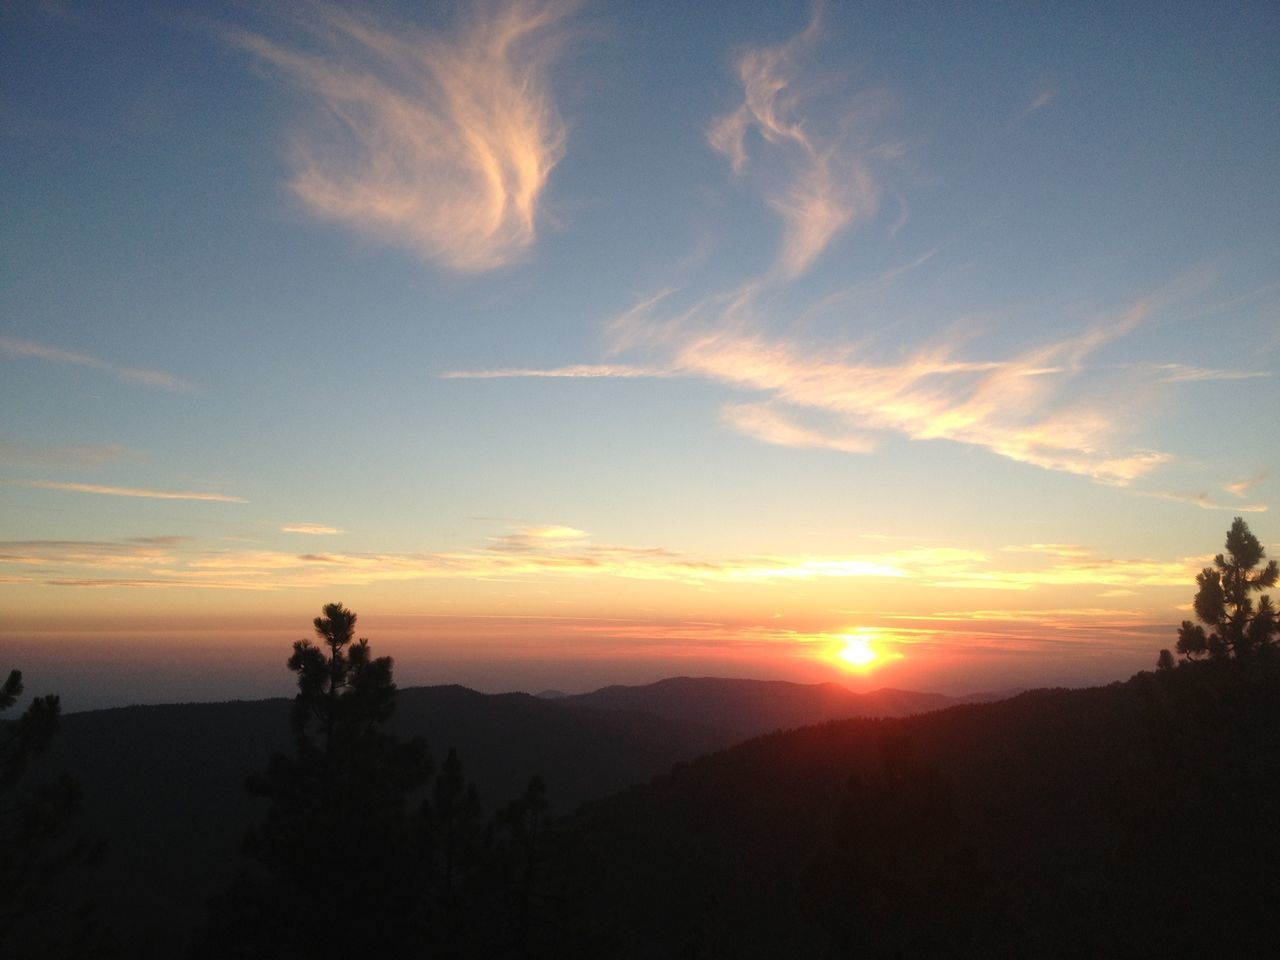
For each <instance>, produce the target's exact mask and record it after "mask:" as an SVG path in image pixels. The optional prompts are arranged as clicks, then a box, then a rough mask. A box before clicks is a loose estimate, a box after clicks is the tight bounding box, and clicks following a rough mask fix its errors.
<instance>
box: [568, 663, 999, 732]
mask: <svg viewBox="0 0 1280 960" xmlns="http://www.w3.org/2000/svg"><path fill="white" fill-rule="evenodd" d="M1014 692H1016V691H1014ZM1012 693H1013V692H1010V693H1007V694H976V695H974V696H972V697H947V696H943V695H942V694H940V693H913V692H910V691H906V690H891V689H887V688H886V689H882V690H876V691H873V692H871V693H854V692H852V691H851V690H849V689H847V688H846V687H843V686H841V685H840V684H837V683H814V684H805V683H791V682H788V681H785V680H729V679H721V678H716V677H674V678H671V679H669V680H659V681H658V682H657V683H651V684H647V685H645V686H632V687H624V686H612V687H604V688H603V689H600V690H596V691H594V692H593V693H584V694H579V695H576V696H570V697H566V698H564V700H563V701H562V702H564V703H565V704H567V705H569V706H575V707H586V708H590V709H593V710H603V711H622V710H629V711H636V712H640V713H649V714H652V715H653V716H656V717H665V718H667V719H669V720H679V721H684V722H688V723H701V724H709V725H711V726H713V727H717V728H719V729H720V730H721V731H723V732H724V734H725V736H726V742H725V745H726V746H727V745H728V744H729V743H731V742H735V741H737V740H742V739H745V738H747V737H753V736H757V735H759V734H762V733H770V732H772V731H774V730H789V729H792V728H795V727H803V726H808V725H810V724H814V723H822V722H824V721H827V720H844V719H848V718H851V717H903V716H909V715H911V714H917V713H928V712H930V711H933V710H941V709H944V708H946V707H951V706H956V705H958V704H962V703H971V702H977V701H986V700H992V699H1003V698H1004V697H1007V696H1011V695H1012Z"/></svg>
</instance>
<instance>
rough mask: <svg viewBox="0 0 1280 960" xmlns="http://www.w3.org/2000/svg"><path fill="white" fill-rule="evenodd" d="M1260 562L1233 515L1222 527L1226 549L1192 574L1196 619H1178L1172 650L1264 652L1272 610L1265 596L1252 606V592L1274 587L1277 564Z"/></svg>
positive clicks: (1224, 654) (1223, 656)
mask: <svg viewBox="0 0 1280 960" xmlns="http://www.w3.org/2000/svg"><path fill="white" fill-rule="evenodd" d="M1264 560H1266V551H1265V550H1264V549H1263V547H1262V544H1261V543H1260V542H1259V541H1258V538H1257V537H1255V536H1254V535H1253V533H1252V532H1251V531H1250V530H1249V525H1248V524H1246V523H1245V522H1244V520H1242V519H1241V518H1240V517H1236V518H1235V522H1234V523H1232V524H1231V529H1230V530H1228V531H1227V542H1226V553H1225V554H1223V553H1220V554H1218V555H1217V556H1216V557H1214V558H1213V566H1212V567H1205V568H1204V569H1203V570H1201V571H1200V573H1199V574H1198V575H1197V576H1196V583H1197V584H1198V586H1199V589H1197V590H1196V595H1195V600H1194V603H1193V606H1194V608H1195V612H1196V617H1197V618H1198V619H1199V620H1200V621H1201V623H1192V622H1191V621H1190V620H1183V621H1182V626H1181V628H1180V629H1179V630H1178V645H1177V650H1178V652H1179V653H1180V654H1182V655H1183V657H1184V658H1186V659H1189V660H1196V659H1200V658H1202V657H1205V656H1208V657H1209V658H1210V659H1214V660H1228V659H1231V658H1235V659H1237V660H1252V659H1254V658H1256V657H1257V656H1259V655H1269V654H1270V652H1271V650H1272V648H1273V646H1274V635H1275V633H1276V629H1277V620H1276V610H1275V608H1274V606H1272V603H1271V598H1270V597H1268V596H1263V597H1261V598H1259V600H1258V605H1257V609H1255V608H1254V604H1253V596H1252V595H1253V594H1254V593H1256V592H1259V591H1262V590H1266V589H1268V588H1270V587H1274V586H1275V585H1276V581H1277V580H1278V579H1280V567H1278V566H1277V564H1276V561H1275V560H1271V561H1268V562H1267V563H1266V564H1265V565H1263V561H1264ZM1201 624H1204V626H1202V625H1201ZM1206 626H1207V627H1208V628H1209V629H1208V631H1206V630H1205V627H1206Z"/></svg>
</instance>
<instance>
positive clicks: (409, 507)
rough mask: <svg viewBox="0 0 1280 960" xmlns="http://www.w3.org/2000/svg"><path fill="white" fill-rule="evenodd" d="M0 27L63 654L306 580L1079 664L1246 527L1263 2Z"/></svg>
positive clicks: (627, 648) (396, 637)
mask: <svg viewBox="0 0 1280 960" xmlns="http://www.w3.org/2000/svg"><path fill="white" fill-rule="evenodd" d="M4 17H5V21H6V27H5V29H4V30H3V31H0V137H2V138H3V151H0V173H2V176H0V197H2V198H3V208H2V209H3V217H0V262H3V264H4V266H3V277H4V283H3V287H2V288H0V384H2V386H0V390H2V391H3V393H2V397H3V415H2V416H0V462H2V463H3V467H2V468H0V527H2V529H0V539H2V540H3V541H4V543H3V546H2V547H0V605H2V606H0V609H3V610H4V611H5V613H6V616H5V619H6V621H7V622H8V623H9V624H10V626H8V627H5V628H3V629H0V644H2V645H3V647H4V648H5V649H12V650H13V651H15V652H14V653H11V654H10V657H11V658H13V657H15V656H19V655H20V654H19V651H21V656H25V657H26V658H27V659H28V660H29V661H31V660H34V661H35V664H39V663H41V662H42V661H41V657H43V658H44V660H47V661H48V664H47V666H48V671H49V672H50V674H51V675H52V677H53V678H54V679H55V681H57V682H58V683H60V684H62V685H63V686H64V687H73V686H74V685H75V683H76V682H77V677H76V675H75V668H74V663H75V662H77V661H76V657H81V658H82V659H81V660H80V661H78V662H80V663H88V662H90V661H92V662H95V663H96V662H102V663H107V662H109V661H110V660H111V658H112V657H113V656H117V655H118V656H120V657H122V658H123V660H122V662H125V661H127V662H128V663H130V664H133V666H130V667H128V669H126V668H125V667H121V668H120V670H122V671H124V672H125V673H130V672H131V671H132V672H134V673H136V672H137V670H135V669H134V667H137V669H141V666H139V665H140V664H144V663H145V665H146V667H147V670H149V671H151V673H150V674H148V675H149V676H151V675H154V676H155V677H159V676H161V674H162V672H163V671H164V670H165V669H170V674H168V676H169V678H170V679H169V681H167V686H165V687H164V689H165V691H166V692H167V693H168V694H170V696H168V697H167V698H174V697H179V698H194V697H199V696H207V695H223V694H224V693H225V692H226V690H228V689H232V688H231V687H230V686H228V685H223V686H219V685H218V684H215V683H213V682H212V681H210V682H209V683H206V684H204V685H203V686H202V684H201V682H200V679H199V678H198V677H196V678H192V679H191V680H190V683H189V684H188V685H187V686H183V684H182V683H176V682H175V681H173V680H172V678H173V677H174V676H178V675H179V674H180V673H181V671H180V670H178V667H177V665H178V664H180V663H185V662H187V661H186V660H184V659H183V658H184V657H185V658H190V657H194V656H195V653H196V651H198V650H199V649H200V648H201V645H202V644H205V643H207V642H208V641H209V640H210V639H211V636H212V635H216V634H217V633H219V632H225V630H226V629H227V625H229V624H234V625H236V629H237V630H247V631H248V633H246V634H245V639H244V641H243V649H244V651H245V655H246V656H249V657H250V658H254V657H256V658H258V659H257V660H254V662H255V663H258V662H261V663H262V664H263V665H264V669H267V666H265V665H271V664H275V663H276V660H278V659H279V658H278V657H277V656H276V655H275V654H276V653H278V650H279V649H281V645H282V644H284V647H283V648H284V649H287V641H288V640H289V639H292V637H293V636H294V634H296V633H298V632H300V631H301V630H305V625H306V624H307V622H308V621H309V618H310V617H311V616H313V615H314V612H315V610H316V609H317V608H318V607H319V605H320V604H321V603H323V602H327V601H329V600H333V599H341V600H343V601H345V602H347V603H348V604H349V605H350V606H353V607H354V608H355V609H357V610H358V611H359V612H361V614H362V616H363V619H364V622H365V623H367V624H368V625H369V632H370V635H371V638H372V639H374V640H375V642H376V641H377V640H378V639H379V634H378V632H377V631H376V628H377V627H379V626H381V627H382V636H383V637H384V639H385V642H386V643H387V644H388V645H389V646H391V647H392V648H393V652H395V653H396V654H397V656H398V658H399V659H400V661H401V663H402V664H403V665H404V667H403V670H404V672H405V674H406V677H407V679H411V680H415V681H417V682H442V681H449V680H454V679H462V680H464V681H465V682H470V683H472V684H473V685H476V686H480V687H482V688H484V687H486V686H488V687H490V688H500V687H505V686H513V685H519V684H520V683H521V682H522V681H521V677H522V676H528V677H530V678H531V679H530V680H529V683H528V685H529V686H534V685H543V686H548V685H572V684H574V683H576V684H578V685H579V686H582V687H585V686H590V685H592V684H593V683H596V682H597V681H598V682H599V683H605V682H610V681H612V680H615V679H628V680H639V679H646V678H647V679H654V678H656V677H658V676H663V675H667V674H671V673H678V672H694V671H697V672H722V673H736V674H739V675H766V674H767V675H774V676H787V677H795V678H805V679H814V678H828V677H831V676H843V675H841V674H839V673H838V670H837V668H835V667H833V666H832V663H831V656H830V653H831V650H832V649H833V647H832V644H835V648H838V647H839V644H840V643H841V642H843V641H841V640H840V639H839V638H841V637H847V636H849V635H851V633H857V632H858V631H863V632H864V634H865V635H866V636H869V637H872V638H873V640H874V642H875V643H876V644H878V645H879V647H880V649H881V652H882V653H883V657H882V658H881V661H880V662H879V664H878V665H877V668H876V669H875V670H873V671H870V672H868V673H866V674H865V675H856V676H844V677H843V678H844V679H845V680H846V681H847V682H850V683H853V684H854V685H858V684H863V685H878V684H880V683H882V682H889V681H892V682H893V683H895V684H897V685H914V686H917V687H926V686H928V687H932V688H935V689H944V688H949V689H960V688H964V687H966V686H971V685H973V684H977V685H979V686H980V685H982V684H983V683H986V682H988V681H990V682H991V683H1002V682H1006V681H1008V682H1018V683H1024V684H1025V683H1030V682H1035V681H1037V680H1041V679H1042V680H1043V681H1044V682H1094V681H1098V680H1103V679H1111V678H1115V677H1120V676H1124V675H1127V673H1128V672H1132V670H1134V669H1138V668H1140V667H1142V666H1145V665H1148V662H1149V661H1150V662H1154V656H1155V652H1156V651H1157V650H1158V649H1159V647H1160V646H1162V645H1168V644H1170V643H1171V640H1172V632H1173V630H1174V628H1175V627H1176V624H1177V622H1178V620H1180V619H1182V618H1183V617H1184V616H1186V615H1188V614H1187V612H1186V607H1187V605H1188V603H1189V599H1190V595H1191V593H1192V591H1193V584H1192V581H1193V578H1194V574H1195V572H1196V570H1198V569H1199V567H1200V566H1201V565H1202V564H1203V562H1204V561H1205V558H1206V557H1207V556H1209V555H1211V554H1212V553H1214V552H1216V551H1217V550H1218V549H1220V546H1221V541H1222V537H1223V534H1224V531H1225V530H1226V528H1227V527H1228V526H1229V525H1230V522H1231V518H1232V516H1234V515H1237V514H1239V515H1243V516H1246V517H1247V519H1248V522H1249V523H1250V525H1251V526H1252V528H1253V529H1254V531H1255V532H1256V533H1257V534H1258V535H1259V537H1260V538H1261V539H1262V541H1263V543H1264V544H1267V543H1274V542H1275V528H1274V520H1273V517H1274V511H1275V509H1276V507H1277V503H1278V493H1280V481H1278V480H1277V469H1278V468H1280V464H1277V453H1276V451H1277V449H1278V445H1277V443H1276V417H1275V411H1276V409H1277V408H1278V406H1280V403H1278V401H1280V389H1278V388H1277V381H1276V375H1275V374H1276V367H1277V356H1278V354H1280V322H1278V321H1280V316H1278V309H1277V305H1278V303H1280V237H1278V236H1277V227H1276V225H1277V224H1278V223H1280V209H1277V207H1278V206H1280V201H1278V200H1277V192H1276V190H1275V174H1274V164H1275V157H1276V156H1277V155H1280V115H1278V114H1277V111H1276V109H1275V104H1276V102H1277V99H1278V97H1277V95H1278V94H1280V82H1278V81H1280V76H1278V74H1280V67H1277V63H1280V58H1278V57H1277V56H1276V50H1277V40H1278V39H1280V14H1278V13H1277V12H1276V9H1275V7H1274V5H1268V4H1240V5H1235V6H1233V7H1231V8H1230V9H1227V8H1223V7H1220V6H1219V5H1209V4H1160V5H1141V4H1140V5H1130V6H1125V7H1123V8H1117V7H1115V6H1104V5H1062V6H1061V7H1059V8H1054V9H1049V8H1046V6H1045V5H1032V4H1028V5H1019V4H1006V5H1001V6H999V7H994V6H993V7H990V8H985V9H982V10H975V9H974V8H972V7H971V6H970V5H952V6H947V5H941V4H919V5H915V4H858V5H853V4H828V5H825V6H817V7H809V6H804V5H799V4H774V5H765V4H754V5H749V6H747V5H742V4H700V5H697V6H696V7H694V6H692V5H689V4H677V3H671V4H661V3H652V4H644V5H632V4H606V3H582V4H559V3H546V4H539V3H527V4H510V3H502V2H492V3H481V4H427V5H397V4H373V5H366V6H361V7H358V8H344V7H341V6H336V5H329V4H314V5H306V6H299V5H287V4H284V5H265V6H263V5H254V4H223V5H209V4H192V5H186V6H184V5H182V4H176V3H166V4H132V5H117V6H116V7H114V8H112V9H103V8H100V7H98V6H95V5H80V4H74V3H61V4H57V3H45V4H35V3H31V4H23V3H19V4H13V5H11V6H10V7H9V8H7V10H6V13H5V15H4ZM1273 552H1274V550H1273ZM379 618H382V619H381V620H380V619H379ZM395 618H399V619H395ZM495 618H514V619H502V620H495ZM623 621H625V623H626V624H627V626H626V628H625V629H624V628H622V627H611V626H609V624H616V623H620V622H623ZM192 622H197V623H198V622H207V623H209V624H211V626H210V628H209V635H204V634H201V633H200V631H199V630H198V629H197V630H195V632H194V633H193V632H192V631H191V629H190V623H192ZM495 622H497V623H500V624H506V625H507V627H504V629H507V628H509V630H508V632H507V633H503V632H502V631H501V630H498V631H496V632H495V630H494V629H493V624H494V623H495ZM86 624H92V625H94V627H95V628H96V627H97V626H100V625H103V624H111V625H112V629H113V630H116V629H118V630H119V631H123V632H122V633H121V634H120V636H122V637H132V638H135V640H136V642H135V643H134V644H133V645H130V644H128V643H124V644H123V646H121V644H114V645H112V646H110V647H104V646H103V645H101V644H98V645H95V641H94V629H93V628H90V627H88V626H86ZM126 624H127V627H126V626H125V625H126ZM175 624H186V626H183V627H182V628H181V629H179V628H178V627H175ZM214 624H217V625H218V626H216V627H215V626H214ZM282 624H283V626H282ZM288 624H296V626H292V627H291V626H288ZM281 631H283V633H281ZM179 634H181V637H179V636H178V635H179ZM859 635H863V634H859ZM138 638H149V639H147V640H146V643H147V644H150V645H149V646H146V650H147V651H148V653H147V655H146V657H145V658H144V657H142V655H141V654H139V653H138V652H137V651H138V650H141V649H143V647H142V646H139V644H143V639H138ZM124 648H127V649H128V650H129V651H131V652H130V653H128V654H127V655H124V654H119V653H118V651H119V650H121V649H124ZM34 650H39V651H40V655H39V656H36V655H35V654H34V653H33V651H34ZM71 651H75V652H76V653H75V656H72V654H71ZM85 658H87V659H85ZM95 658H97V659H95ZM130 658H132V659H130ZM419 663H420V664H421V666H420V667H418V666H414V664H419ZM68 664H72V665H71V666H68ZM433 664H434V666H433ZM513 665H518V666H519V669H517V667H516V666H513ZM584 665H586V666H584ZM27 669H28V671H29V672H30V670H31V669H32V667H30V666H29V667H27ZM520 670H525V671H526V673H525V674H521V673H520ZM175 671H176V672H175ZM449 671H452V673H449ZM280 673H284V671H282V670H281V671H280ZM445 673H449V675H443V674H445ZM112 675H113V676H115V674H112ZM564 677H567V678H569V679H567V680H565V681H564V683H563V684H557V683H556V681H557V679H558V678H564ZM534 679H536V681H537V683H536V684H535V683H534ZM287 680H288V678H287V675H286V676H283V677H281V678H280V680H279V682H281V683H284V684H287ZM544 680H545V681H546V682H543V681H544ZM184 683H186V681H184ZM229 683H230V681H228V684H229ZM119 696H120V697H126V696H128V697H135V698H136V697H146V696H147V693H146V689H145V688H139V690H138V691H131V692H129V693H128V694H125V693H120V694H119ZM101 699H102V701H103V702H107V701H110V700H111V699H112V697H111V695H110V694H102V695H101ZM85 702H88V701H87V700H86V701H85ZM94 702H98V701H94Z"/></svg>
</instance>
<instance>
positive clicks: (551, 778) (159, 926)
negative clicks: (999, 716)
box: [28, 678, 953, 955]
mask: <svg viewBox="0 0 1280 960" xmlns="http://www.w3.org/2000/svg"><path fill="white" fill-rule="evenodd" d="M952 702H953V701H952V700H950V699H949V698H946V697H941V696H939V695H936V694H917V693H908V692H904V691H889V690H885V691H877V692H876V693H874V694H865V695H858V694H854V693H851V692H850V691H848V690H846V689H845V688H843V687H840V686H838V685H836V684H816V685H803V684H793V683H781V682H766V681H750V680H724V679H716V678H676V679H672V680H666V681H661V682H659V683H655V684H650V685H647V686H642V687H607V688H605V689H603V690H598V691H596V692H594V693H591V694H584V695H579V696H568V697H560V698H556V699H547V698H540V697H534V696H529V695H527V694H522V693H509V694H500V695H487V694H481V693H477V692H476V691H474V690H469V689H467V688H465V687H460V686H435V687H415V688H406V689H402V690H400V691H398V694H397V708H396V713H395V716H394V718H393V720H392V724H391V727H392V730H393V731H394V732H396V733H398V734H400V735H402V736H422V737H424V738H426V739H427V741H428V742H429V744H430V745H431V748H432V753H433V756H434V757H435V759H436V761H437V763H438V762H440V761H441V760H442V759H443V757H444V755H445V754H446V753H447V751H448V750H449V749H450V748H455V749H457V751H458V753H459V755H460V757H461V758H462V762H463V765H464V770H465V774H466V776H467V777H468V778H469V779H471V780H473V781H474V782H475V783H476V786H477V788H478V790H479V793H480V796H481V799H482V801H483V802H484V804H485V808H486V812H487V813H492V812H493V811H494V810H496V809H497V808H499V807H501V806H502V805H503V804H505V803H507V802H508V801H510V800H511V799H513V798H514V797H515V796H517V795H518V794H519V793H520V792H521V791H522V790H523V789H524V787H525V785H526V784H527V783H528V780H529V778H530V777H531V776H532V775H533V774H535V773H536V774H539V775H540V776H541V777H542V778H543V779H544V781H545V782H546V784H547V786H548V791H549V800H550V803H551V812H552V813H553V814H555V815H557V816H564V815H567V814H569V813H571V812H572V811H573V810H574V809H575V808H577V807H578V806H579V805H580V804H582V803H584V802H586V801H590V800H594V799H598V798H601V797H605V796H607V795H609V794H612V793H616V792H617V791H621V790H623V789H624V788H627V787H629V786H631V785H633V784H639V783H645V782H647V781H649V780H650V779H651V778H653V777H654V776H655V775H659V774H662V773H664V772H665V771H668V770H670V769H671V768H672V767H673V766H674V765H676V764H679V763H684V762H687V761H690V760H693V759H694V758H695V757H698V756H701V755H703V754H707V753H710V752H712V751H715V750H721V749H723V748H725V747H728V746H731V745H733V744H735V743H738V742H740V741H741V740H743V739H745V738H747V737H748V736H751V735H753V734H756V733H760V732H762V731H772V730H776V729H781V728H785V727H794V726H798V725H801V724H806V723H812V722H815V721H818V720H824V719H828V718H831V717H847V716H857V715H866V714H875V715H892V714H905V713H917V712H920V711H924V710H928V709H935V708H937V707H939V706H945V705H947V704H949V703H952ZM289 707H290V701H288V700H286V699H282V698H281V699H273V700H262V701H235V702H230V703H203V704H168V705H159V706H134V707H123V708H116V709H110V710H96V711H89V712H85V713H76V714H69V715H67V716H65V717H63V718H62V724H61V729H60V730H59V732H58V735H57V737H56V738H55V740H54V743H53V747H52V749H51V750H50V753H49V754H48V755H47V756H46V757H44V758H42V760H41V761H40V762H39V764H38V765H37V767H36V769H34V770H32V771H31V772H30V773H29V775H28V782H31V783H34V782H38V781H39V780H41V779H45V778H48V777H49V776H50V775H51V774H52V773H54V772H56V771H62V770H65V771H68V772H70V773H71V774H73V775H74V776H75V777H76V778H77V779H78V780H79V782H80V784H81V788H82V794H83V812H82V814H81V816H80V817H79V818H78V822H77V824H76V832H77V833H78V834H83V835H85V836H87V837H91V838H94V839H102V840H105V841H106V842H107V846H108V851H109V853H108V859H107V861H106V863H105V864H104V865H103V866H102V867H101V868H99V870H97V871H95V872H94V874H93V876H91V877H89V878H88V881H89V882H90V883H92V885H93V886H94V887H95V896H96V897H97V899H98V900H99V901H100V902H101V904H102V907H103V912H104V913H105V914H106V915H109V916H111V917H113V918H115V919H114V920H113V925H115V926H116V927H117V928H118V929H120V930H121V931H122V933H123V934H124V935H125V936H126V938H128V939H131V940H135V941H136V940H140V939H143V938H145V937H151V938H153V940H154V942H153V945H152V949H153V952H154V953H155V954H156V955H172V954H177V953H179V952H181V939H182V938H183V937H184V935H185V932H186V931H187V930H188V929H190V927H191V926H192V925H193V924H195V923H198V922H199V921H200V920H201V919H202V918H203V916H204V911H205V903H206V901H207V899H208V897H210V896H211V895H213V894H215V893H217V892H219V891H220V890H222V889H224V888H225V887H226V885H227V882H228V880H229V879H230V877H231V875H232V873H233V872H234V870H235V867H236V864H237V862H238V858H239V850H240V843H241V840H242V838H243V836H244V832H245V830H246V828H247V827H248V826H249V825H251V824H254V823H257V822H259V821H260V820H261V818H262V816H263V814H264V811H265V807H264V804H263V802H262V801H260V800H258V799H256V798H254V797H251V796H250V795H249V794H248V793H247V791H246V790H245V788H244V782H245V778H246V776H247V775H248V774H250V773H253V772H257V771H261V770H263V769H265V767H266V765H267V761H268V759H269V758H270V756H271V754H272V753H275V752H281V751H283V752H287V751H289V750H291V749H292V738H291V733H290V726H289Z"/></svg>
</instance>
